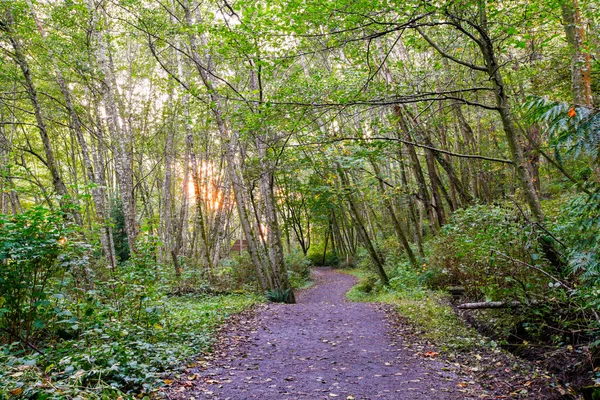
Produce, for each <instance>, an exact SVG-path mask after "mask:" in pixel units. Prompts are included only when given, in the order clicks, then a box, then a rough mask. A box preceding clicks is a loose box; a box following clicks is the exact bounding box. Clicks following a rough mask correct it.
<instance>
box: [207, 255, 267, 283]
mask: <svg viewBox="0 0 600 400" xmlns="http://www.w3.org/2000/svg"><path fill="white" fill-rule="evenodd" d="M213 280H214V286H215V287H216V288H217V289H219V290H220V289H227V290H230V291H232V290H233V291H235V290H254V289H256V288H257V286H258V278H257V277H256V269H255V267H254V264H253V263H252V260H251V259H250V255H249V254H248V252H242V254H241V255H238V254H233V255H232V256H230V257H228V258H224V259H222V260H221V261H219V264H218V265H217V266H216V267H215V270H214V271H213Z"/></svg>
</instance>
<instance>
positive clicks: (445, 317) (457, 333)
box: [344, 269, 483, 351]
mask: <svg viewBox="0 0 600 400" xmlns="http://www.w3.org/2000/svg"><path fill="white" fill-rule="evenodd" d="M344 272H346V273H348V274H351V275H353V276H356V277H358V278H359V283H358V284H357V285H356V286H354V287H353V288H352V289H351V290H350V291H349V292H348V294H347V297H348V299H349V300H351V301H359V302H379V303H387V304H391V305H393V306H394V307H395V308H396V309H397V310H398V312H399V313H400V314H401V315H402V316H403V317H405V318H406V319H407V320H408V322H409V323H410V324H411V325H412V326H413V327H414V328H415V329H416V330H418V331H421V334H422V336H423V337H424V338H426V339H429V340H430V341H432V342H434V343H435V344H436V345H438V346H439V347H440V348H441V349H442V350H444V349H447V350H458V351H470V350H472V349H473V348H474V347H475V346H477V345H481V344H482V343H483V339H482V338H481V337H480V336H479V335H478V334H477V332H476V331H475V330H474V329H472V328H470V327H468V326H466V325H465V324H464V323H463V322H462V321H461V320H460V319H459V318H458V316H457V315H456V314H455V313H454V310H453V309H452V308H451V307H450V305H449V304H448V298H447V294H445V293H443V292H439V291H433V290H428V289H426V288H423V287H420V286H417V285H404V284H403V283H404V282H402V281H401V280H399V279H398V278H396V279H392V280H391V286H390V287H389V288H385V287H381V286H380V285H377V284H376V283H375V279H374V277H373V274H372V273H371V272H368V271H364V270H358V269H351V270H345V271H344Z"/></svg>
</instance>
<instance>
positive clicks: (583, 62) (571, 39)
mask: <svg viewBox="0 0 600 400" xmlns="http://www.w3.org/2000/svg"><path fill="white" fill-rule="evenodd" d="M560 6H561V10H562V17H563V23H564V26H565V33H566V36H567V42H568V43H569V46H570V47H571V91H572V95H573V103H575V104H577V105H580V106H586V107H592V102H593V99H592V79H591V69H592V68H591V56H590V53H589V51H588V49H587V45H586V37H585V29H584V26H583V22H582V20H581V13H580V11H579V4H578V2H577V0H562V1H561V5H560Z"/></svg>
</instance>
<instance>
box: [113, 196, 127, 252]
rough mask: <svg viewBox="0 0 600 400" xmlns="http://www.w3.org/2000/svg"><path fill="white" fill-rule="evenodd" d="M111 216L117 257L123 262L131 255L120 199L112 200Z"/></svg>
mask: <svg viewBox="0 0 600 400" xmlns="http://www.w3.org/2000/svg"><path fill="white" fill-rule="evenodd" d="M110 217H111V219H112V222H113V229H112V231H113V241H114V243H115V253H116V255H117V259H118V260H119V261H121V262H123V261H127V260H129V257H130V252H129V243H128V242H127V232H126V230H125V215H124V214H123V205H122V204H121V200H120V199H112V200H111V202H110Z"/></svg>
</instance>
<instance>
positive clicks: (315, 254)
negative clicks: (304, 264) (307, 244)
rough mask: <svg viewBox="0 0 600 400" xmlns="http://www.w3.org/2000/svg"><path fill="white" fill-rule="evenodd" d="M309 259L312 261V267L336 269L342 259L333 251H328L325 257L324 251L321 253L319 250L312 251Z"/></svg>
mask: <svg viewBox="0 0 600 400" xmlns="http://www.w3.org/2000/svg"><path fill="white" fill-rule="evenodd" d="M308 259H309V260H310V262H311V264H312V265H315V266H317V267H336V266H338V265H339V264H340V259H339V258H338V255H337V253H334V252H333V251H328V252H327V254H325V257H323V250H322V249H321V251H319V250H318V249H315V250H311V251H310V252H309V253H308Z"/></svg>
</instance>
